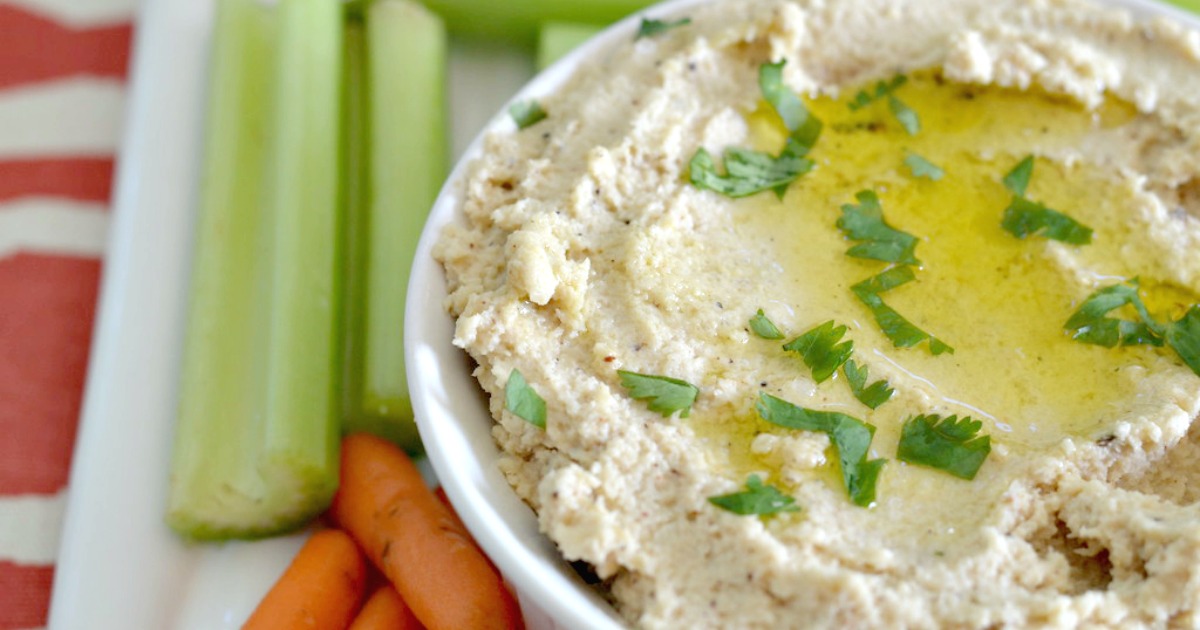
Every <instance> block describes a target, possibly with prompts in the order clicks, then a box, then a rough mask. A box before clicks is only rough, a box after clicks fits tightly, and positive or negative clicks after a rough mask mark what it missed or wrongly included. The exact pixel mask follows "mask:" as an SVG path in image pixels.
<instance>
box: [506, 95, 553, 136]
mask: <svg viewBox="0 0 1200 630" xmlns="http://www.w3.org/2000/svg"><path fill="white" fill-rule="evenodd" d="M508 115H509V116H512V119H513V122H515V123H517V129H524V128H526V127H529V126H531V125H534V124H536V123H538V122H541V120H542V119H544V118H545V117H546V110H544V109H542V105H541V103H538V102H537V101H535V100H533V99H529V100H527V101H517V102H516V103H513V104H512V105H509V107H508Z"/></svg>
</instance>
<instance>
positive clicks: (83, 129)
mask: <svg viewBox="0 0 1200 630" xmlns="http://www.w3.org/2000/svg"><path fill="white" fill-rule="evenodd" d="M136 3H137V0H19V1H17V2H6V1H0V435H2V436H3V437H0V629H8V628H32V627H39V626H43V625H45V624H46V615H47V612H48V609H49V603H50V585H51V582H52V581H53V575H54V563H55V558H56V555H57V553H58V538H59V531H60V528H61V522H62V513H63V507H64V505H65V503H66V486H67V474H68V471H69V469H70V464H71V451H72V448H73V446H74V442H75V428H76V423H77V421H78V417H79V406H80V401H81V397H82V392H83V382H84V376H85V371H86V366H87V358H88V346H89V343H90V338H91V332H92V316H93V313H94V311H95V305H96V297H97V288H98V286H97V285H98V282H99V278H100V267H101V257H102V254H103V252H104V246H105V238H106V233H107V230H108V223H109V209H108V203H109V196H110V190H111V185H112V184H111V180H112V174H113V156H114V153H115V152H116V148H117V139H118V136H119V134H120V127H121V121H122V116H123V109H124V105H125V78H126V67H127V66H128V62H129V54H130V38H131V36H132V19H133V15H134V12H135V8H136Z"/></svg>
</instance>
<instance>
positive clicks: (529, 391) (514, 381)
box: [504, 368, 546, 429]
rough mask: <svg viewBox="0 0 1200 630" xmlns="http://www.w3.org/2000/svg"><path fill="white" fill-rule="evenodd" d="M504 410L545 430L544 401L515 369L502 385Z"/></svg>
mask: <svg viewBox="0 0 1200 630" xmlns="http://www.w3.org/2000/svg"><path fill="white" fill-rule="evenodd" d="M504 408H505V409H507V410H509V411H510V412H512V413H513V414H514V415H515V416H517V417H518V418H521V419H522V420H524V421H526V422H528V423H529V424H532V425H533V426H535V427H538V428H539V429H545V428H546V401H545V400H543V399H542V397H541V396H539V395H538V393H537V392H536V391H534V389H533V388H532V387H530V386H529V383H528V382H527V381H526V380H525V377H524V376H523V375H522V374H521V371H520V370H517V369H516V368H513V371H512V372H509V373H508V381H507V382H505V383H504Z"/></svg>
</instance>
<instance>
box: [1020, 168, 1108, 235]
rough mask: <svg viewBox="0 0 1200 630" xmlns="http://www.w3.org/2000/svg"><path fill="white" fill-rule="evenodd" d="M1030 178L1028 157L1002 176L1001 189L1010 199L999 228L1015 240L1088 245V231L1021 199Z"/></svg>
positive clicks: (1070, 219)
mask: <svg viewBox="0 0 1200 630" xmlns="http://www.w3.org/2000/svg"><path fill="white" fill-rule="evenodd" d="M1032 178H1033V156H1032V155H1027V156H1025V158H1024V159H1023V160H1021V161H1020V162H1018V163H1017V165H1016V166H1014V167H1013V169H1012V170H1011V171H1009V172H1008V173H1007V174H1006V175H1005V176H1004V179H1003V182H1004V187H1005V188H1007V189H1008V191H1009V192H1011V193H1012V194H1013V197H1012V201H1011V202H1009V204H1008V207H1007V208H1005V209H1004V219H1003V220H1002V221H1001V222H1000V226H1001V227H1003V228H1004V229H1005V230H1006V231H1008V232H1009V233H1010V234H1012V235H1013V236H1015V237H1017V238H1025V237H1027V236H1042V237H1045V238H1048V239H1052V240H1056V241H1062V242H1064V243H1071V244H1072V245H1087V244H1088V243H1091V242H1092V228H1090V227H1088V226H1086V225H1084V224H1082V223H1080V222H1078V221H1076V220H1075V219H1072V218H1071V217H1069V216H1067V215H1065V214H1063V213H1061V212H1059V211H1057V210H1052V209H1050V208H1047V207H1046V206H1044V205H1042V204H1040V203H1037V202H1035V201H1031V200H1030V199H1029V198H1027V197H1026V196H1025V191H1026V190H1028V188H1029V180H1030V179H1032Z"/></svg>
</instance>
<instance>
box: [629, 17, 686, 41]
mask: <svg viewBox="0 0 1200 630" xmlns="http://www.w3.org/2000/svg"><path fill="white" fill-rule="evenodd" d="M691 23H692V18H682V19H679V20H675V21H673V22H664V21H662V20H651V19H646V18H642V24H641V26H639V27H638V32H637V35H634V37H633V38H634V39H635V40H637V39H641V38H643V37H653V36H655V35H658V34H660V33H665V32H667V31H669V30H671V29H673V28H679V27H680V26H686V25H688V24H691Z"/></svg>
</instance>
